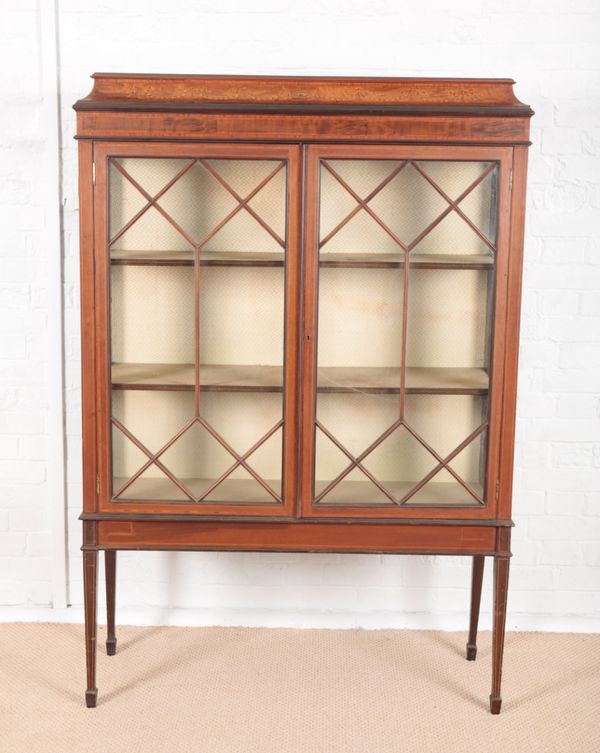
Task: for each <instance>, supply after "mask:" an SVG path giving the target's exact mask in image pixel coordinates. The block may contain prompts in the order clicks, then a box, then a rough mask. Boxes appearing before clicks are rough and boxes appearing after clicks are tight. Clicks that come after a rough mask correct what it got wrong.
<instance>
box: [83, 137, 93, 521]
mask: <svg viewBox="0 0 600 753" xmlns="http://www.w3.org/2000/svg"><path fill="white" fill-rule="evenodd" d="M93 165H94V145H93V142H90V141H80V142H79V255H80V274H81V278H80V279H81V295H80V297H81V400H82V411H81V412H82V432H83V509H84V511H85V512H94V511H95V510H96V473H97V469H96V403H95V368H96V359H95V315H94V310H95V308H94V182H93Z"/></svg>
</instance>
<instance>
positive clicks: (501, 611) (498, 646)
mask: <svg viewBox="0 0 600 753" xmlns="http://www.w3.org/2000/svg"><path fill="white" fill-rule="evenodd" d="M509 564H510V559H509V557H506V556H500V557H496V558H495V560H494V626H493V636H492V692H491V694H490V711H491V712H492V714H499V713H500V708H501V706H502V697H501V695H500V683H501V681H502V658H503V654H504V634H505V630H506V603H507V599H508V571H509Z"/></svg>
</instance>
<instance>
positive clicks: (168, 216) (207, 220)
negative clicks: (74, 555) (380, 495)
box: [95, 144, 299, 515]
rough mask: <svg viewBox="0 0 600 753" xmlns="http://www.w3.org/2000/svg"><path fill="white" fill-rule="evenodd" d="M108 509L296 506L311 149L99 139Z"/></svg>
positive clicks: (102, 415)
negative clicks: (303, 181) (303, 152)
mask: <svg viewBox="0 0 600 753" xmlns="http://www.w3.org/2000/svg"><path fill="white" fill-rule="evenodd" d="M95 163H96V187H95V212H96V222H97V227H96V251H95V253H96V295H97V301H96V303H97V307H96V311H97V321H96V331H97V338H98V342H97V353H98V371H97V374H98V385H99V406H100V411H99V416H98V425H99V454H100V457H99V467H100V477H99V500H100V509H102V510H108V511H128V512H131V511H133V512H145V511H151V512H157V511H160V512H184V513H197V514H207V515H208V514H233V515H249V514H266V515H286V514H290V512H291V510H292V506H293V502H294V490H295V488H296V484H297V479H296V465H295V447H294V445H295V437H296V435H297V415H296V414H297V406H296V393H297V355H296V354H297V341H298V336H297V321H298V316H297V305H298V304H297V290H298V269H299V246H298V235H299V233H298V215H299V186H298V183H299V161H298V148H297V147H288V146H281V145H274V146H254V145H253V146H249V145H227V146H223V145H215V144H213V145H198V144H195V145H189V144H188V145H186V144H177V145H161V144H144V145H140V144H102V145H99V146H96V152H95Z"/></svg>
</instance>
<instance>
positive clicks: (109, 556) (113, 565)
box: [104, 549, 117, 656]
mask: <svg viewBox="0 0 600 753" xmlns="http://www.w3.org/2000/svg"><path fill="white" fill-rule="evenodd" d="M104 572H105V580H106V623H107V636H106V653H107V654H108V655H109V656H114V655H115V654H116V652H117V636H116V633H115V593H116V579H117V553H116V552H115V551H113V550H109V549H107V550H106V551H105V552H104Z"/></svg>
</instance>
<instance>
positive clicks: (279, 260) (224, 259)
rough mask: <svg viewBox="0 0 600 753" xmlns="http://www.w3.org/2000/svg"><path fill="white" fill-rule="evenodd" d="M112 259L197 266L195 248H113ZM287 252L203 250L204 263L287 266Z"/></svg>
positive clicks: (124, 263)
mask: <svg viewBox="0 0 600 753" xmlns="http://www.w3.org/2000/svg"><path fill="white" fill-rule="evenodd" d="M110 262H111V264H113V265H118V266H134V267H193V266H194V252H193V251H162V250H161V251H144V250H140V251H121V250H114V249H113V250H112V251H111V253H110ZM284 264H285V254H284V253H283V252H276V253H267V252H261V253H259V254H257V253H252V252H238V251H202V252H200V266H205V267H283V266H284Z"/></svg>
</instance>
